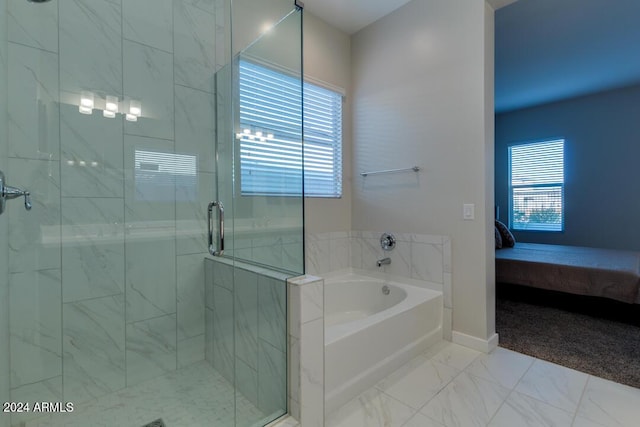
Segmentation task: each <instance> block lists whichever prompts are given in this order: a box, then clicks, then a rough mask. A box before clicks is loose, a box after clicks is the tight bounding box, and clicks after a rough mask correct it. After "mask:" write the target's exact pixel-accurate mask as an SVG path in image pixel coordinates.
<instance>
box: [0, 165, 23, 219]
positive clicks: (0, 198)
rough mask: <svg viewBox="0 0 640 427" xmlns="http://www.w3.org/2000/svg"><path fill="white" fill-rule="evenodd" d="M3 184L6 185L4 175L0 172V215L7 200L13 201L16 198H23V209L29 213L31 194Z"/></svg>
mask: <svg viewBox="0 0 640 427" xmlns="http://www.w3.org/2000/svg"><path fill="white" fill-rule="evenodd" d="M5 183H6V180H5V177H4V173H2V171H0V214H2V212H4V209H5V205H6V203H7V200H11V199H15V198H18V197H24V208H25V209H26V210H28V211H30V210H31V193H29V192H28V191H25V190H21V189H19V188H16V187H10V186H8V185H6V184H5Z"/></svg>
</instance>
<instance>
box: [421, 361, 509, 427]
mask: <svg viewBox="0 0 640 427" xmlns="http://www.w3.org/2000/svg"><path fill="white" fill-rule="evenodd" d="M508 395H509V390H508V389H506V388H505V387H502V386H501V385H499V384H496V383H495V382H492V381H489V380H484V379H482V378H478V377H475V376H473V375H469V374H468V373H466V372H463V373H461V374H460V375H459V376H458V377H456V378H455V379H454V380H453V381H452V382H451V383H449V385H448V386H446V387H445V388H444V389H443V390H442V391H441V392H440V393H438V395H437V396H436V397H434V398H433V399H432V400H431V401H430V402H429V403H427V404H426V405H425V406H424V407H423V408H422V409H421V410H420V412H421V413H422V414H423V415H426V416H427V417H429V418H431V419H434V420H436V421H438V422H440V423H442V424H444V425H445V426H447V427H476V426H477V427H485V426H486V425H487V422H488V421H489V420H490V419H491V417H493V415H494V414H495V413H496V411H497V410H498V408H500V405H501V404H502V402H504V400H505V399H506V398H507V396H508Z"/></svg>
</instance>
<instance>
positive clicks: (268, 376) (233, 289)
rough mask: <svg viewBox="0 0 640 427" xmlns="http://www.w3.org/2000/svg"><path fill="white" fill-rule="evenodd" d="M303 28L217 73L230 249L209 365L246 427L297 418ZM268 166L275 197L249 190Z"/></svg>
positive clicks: (220, 279)
mask: <svg viewBox="0 0 640 427" xmlns="http://www.w3.org/2000/svg"><path fill="white" fill-rule="evenodd" d="M283 3H284V2H283ZM244 24H245V25H247V22H245V23H244ZM260 24H264V23H263V22H260ZM253 29H254V30H255V28H253ZM301 30H302V11H301V10H299V9H297V8H294V9H293V10H291V11H290V12H289V13H288V14H286V15H285V16H284V17H282V18H279V20H278V21H274V22H272V25H271V28H270V29H269V30H268V31H264V32H263V34H262V35H261V36H260V37H259V38H258V39H256V40H254V41H253V42H252V43H251V44H250V45H249V46H248V47H246V48H245V49H243V50H242V51H240V52H239V53H238V54H236V55H235V56H234V58H233V61H231V62H230V64H229V65H228V66H225V67H223V68H222V69H221V70H220V71H218V73H217V74H216V85H217V86H216V87H217V91H216V93H217V97H218V102H217V111H216V113H217V123H218V128H217V134H218V136H217V153H216V154H217V185H216V190H217V196H218V199H217V201H218V202H221V203H222V205H223V206H224V218H225V224H224V227H225V228H224V235H225V243H224V253H223V255H222V257H212V259H211V260H210V261H211V262H210V265H209V267H208V268H210V271H209V275H210V276H211V280H209V278H208V279H207V284H208V285H207V286H208V287H207V292H206V293H207V297H206V301H207V314H206V317H207V319H206V322H205V323H206V325H207V327H206V329H207V334H206V335H207V360H208V361H210V363H211V365H212V366H213V367H214V368H215V369H216V371H217V372H219V373H221V374H222V375H223V376H224V377H225V378H227V379H228V380H229V381H231V382H233V383H234V384H235V388H236V390H237V393H236V399H235V414H236V417H235V418H236V425H237V426H248V425H263V424H266V423H269V422H270V421H272V420H274V419H276V418H278V417H280V416H282V415H284V414H285V413H286V412H287V323H286V320H287V292H286V289H287V288H286V286H287V285H286V279H287V278H288V277H291V276H297V275H299V274H301V273H302V272H303V264H304V263H303V234H304V233H303V198H302V119H301V117H302V83H301V82H302V80H301V78H302V70H301V62H302V61H301V60H302V52H301V48H302V45H301V34H302V33H301ZM247 63H252V64H261V66H266V67H268V68H269V69H270V70H272V71H273V72H277V73H280V74H281V76H282V78H283V79H284V80H285V81H286V82H287V84H286V85H285V87H283V86H282V85H279V84H277V85H273V84H272V80H269V81H266V80H262V79H261V78H260V77H257V76H255V75H248V74H246V73H244V71H243V67H245V66H246V64H247ZM251 88H259V89H258V90H259V91H260V94H261V95H258V94H257V93H255V92H254V93H251V90H252V89H251ZM283 90H284V92H286V96H285V97H284V98H283V97H282V96H281V95H283V93H284V92H283ZM278 97H279V98H278ZM270 98H277V99H278V100H279V101H280V102H269V99H270ZM229 101H232V102H229ZM249 116H251V118H250V117H249ZM252 118H253V120H252ZM256 119H257V120H256ZM246 130H248V132H247V131H246ZM278 147H286V149H287V150H288V151H289V156H294V157H295V156H297V160H296V159H294V160H293V161H291V162H288V163H286V165H287V167H286V168H280V169H279V170H275V171H274V169H273V168H274V167H276V168H277V167H278V166H281V165H282V164H283V163H282V162H280V160H282V156H280V155H279V154H278V150H279V148H278ZM258 157H260V159H258ZM274 160H275V161H274ZM260 161H263V162H264V163H262V164H260V163H259V162H260ZM260 166H264V167H266V168H271V169H269V170H270V171H271V172H273V175H272V176H275V177H276V178H274V181H273V184H274V186H273V188H272V189H271V191H268V192H266V193H264V192H263V193H256V192H252V191H250V186H248V185H247V184H248V182H247V179H248V178H247V175H249V174H251V173H252V172H255V170H256V169H255V168H256V167H257V168H259V167H260ZM218 238H219V236H216V238H214V239H213V241H214V246H215V249H218V248H219V243H218V242H219V240H218ZM209 282H211V283H210V285H209Z"/></svg>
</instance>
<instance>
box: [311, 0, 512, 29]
mask: <svg viewBox="0 0 640 427" xmlns="http://www.w3.org/2000/svg"><path fill="white" fill-rule="evenodd" d="M409 1H411V0H304V8H305V10H306V11H308V12H311V13H312V14H314V15H315V16H317V17H318V18H320V19H322V20H323V21H325V22H328V23H330V24H331V25H333V26H334V27H336V28H339V29H340V30H342V31H344V32H345V33H347V34H354V33H357V32H358V31H360V30H361V29H363V28H364V27H366V26H367V25H369V24H372V23H373V22H375V21H377V20H378V19H380V18H382V17H383V16H385V15H388V14H390V13H391V12H393V11H394V10H396V9H398V8H399V7H400V6H404V5H405V4H407V3H409ZM514 1H517V0H487V2H488V3H489V4H490V5H491V6H493V8H494V9H499V8H501V7H504V6H506V5H508V4H510V3H513V2H514Z"/></svg>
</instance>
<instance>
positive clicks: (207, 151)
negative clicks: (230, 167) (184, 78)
mask: <svg viewBox="0 0 640 427" xmlns="http://www.w3.org/2000/svg"><path fill="white" fill-rule="evenodd" d="M175 94H176V152H177V153H179V154H187V155H191V156H195V157H196V159H197V160H196V164H197V166H198V171H200V172H215V171H216V159H215V136H216V123H215V120H214V118H215V117H216V110H215V109H216V104H215V95H213V94H211V93H209V92H204V91H202V90H197V89H192V88H189V87H185V86H181V85H176V87H175Z"/></svg>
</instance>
